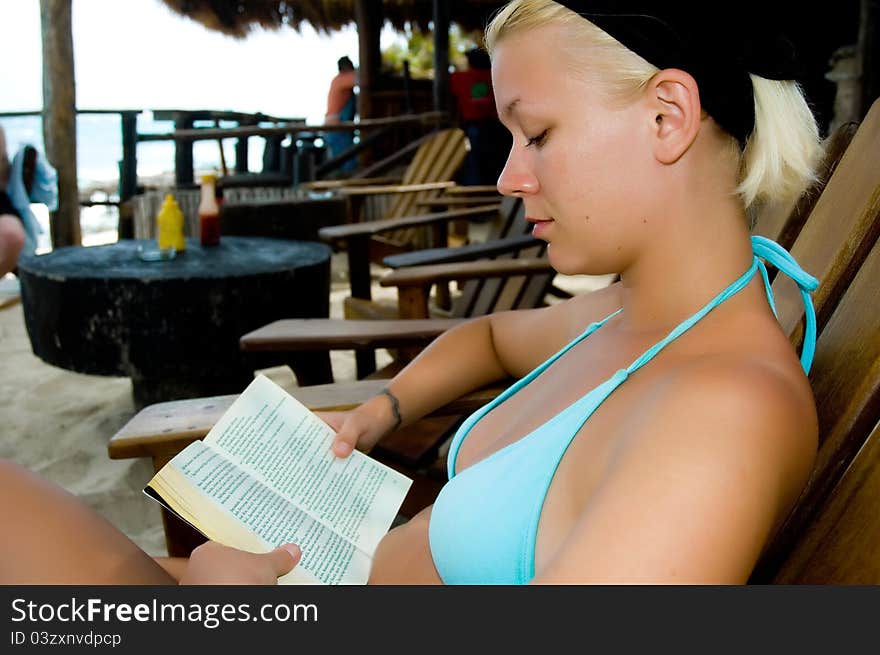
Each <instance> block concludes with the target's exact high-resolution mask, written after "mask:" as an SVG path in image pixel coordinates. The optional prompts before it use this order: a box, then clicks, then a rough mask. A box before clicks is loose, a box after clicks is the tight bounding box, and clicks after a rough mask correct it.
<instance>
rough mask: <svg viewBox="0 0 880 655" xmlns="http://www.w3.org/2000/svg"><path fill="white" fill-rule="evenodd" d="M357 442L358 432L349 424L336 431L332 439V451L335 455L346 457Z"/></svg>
mask: <svg viewBox="0 0 880 655" xmlns="http://www.w3.org/2000/svg"><path fill="white" fill-rule="evenodd" d="M357 442H358V433H357V432H356V431H355V430H353V429H352V428H351V427H350V426H348V427H344V428H343V429H341V430H340V431H339V432H337V433H336V438H335V439H333V453H334V454H335V455H336V456H337V457H348V456H349V455H350V454H351V451H353V450H354V448H355V446H356V445H357Z"/></svg>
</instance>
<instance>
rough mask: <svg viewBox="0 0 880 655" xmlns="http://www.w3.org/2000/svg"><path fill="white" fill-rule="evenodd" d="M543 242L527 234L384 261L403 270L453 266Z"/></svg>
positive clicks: (404, 255)
mask: <svg viewBox="0 0 880 655" xmlns="http://www.w3.org/2000/svg"><path fill="white" fill-rule="evenodd" d="M542 243H543V241H540V240H539V239H535V238H534V237H533V236H531V235H528V234H525V235H522V236H518V237H508V238H506V239H491V240H489V241H484V242H483V243H472V244H468V245H464V246H457V247H455V248H428V249H425V250H414V251H413V252H405V253H401V254H399V255H389V256H388V257H386V258H385V259H383V260H382V263H383V264H384V265H385V266H387V267H388V268H394V269H397V268H402V267H405V266H428V265H431V264H451V263H453V262H464V261H470V260H473V259H485V258H487V257H494V256H496V255H504V254H507V253H511V252H517V251H519V250H523V249H524V248H530V247H532V246H537V245H541V244H542Z"/></svg>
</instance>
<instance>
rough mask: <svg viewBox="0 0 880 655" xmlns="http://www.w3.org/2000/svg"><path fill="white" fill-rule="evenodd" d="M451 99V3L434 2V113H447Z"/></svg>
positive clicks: (441, 0) (442, 0)
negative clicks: (449, 99)
mask: <svg viewBox="0 0 880 655" xmlns="http://www.w3.org/2000/svg"><path fill="white" fill-rule="evenodd" d="M448 98H449V3H448V2H446V0H434V111H445V110H446V109H447V105H448Z"/></svg>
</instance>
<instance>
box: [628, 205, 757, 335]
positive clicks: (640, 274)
mask: <svg viewBox="0 0 880 655" xmlns="http://www.w3.org/2000/svg"><path fill="white" fill-rule="evenodd" d="M752 259H753V254H752V247H751V242H750V240H749V231H748V227H747V223H746V219H745V216H743V214H742V210H741V209H740V208H739V206H738V204H737V203H734V202H731V203H728V204H727V205H725V206H723V207H721V208H720V209H719V206H718V205H717V204H716V205H715V208H714V214H711V215H710V214H703V213H701V212H699V211H694V212H691V215H690V217H687V216H685V217H684V219H683V220H678V219H676V220H670V221H668V222H667V225H666V226H665V227H664V228H663V234H662V235H658V238H657V239H655V240H653V242H652V243H651V245H650V247H649V248H648V249H646V251H645V252H643V253H642V254H641V256H640V257H639V258H638V259H637V260H636V261H634V262H633V264H632V265H631V266H629V267H628V268H627V269H626V270H625V271H623V272H621V275H620V279H621V298H622V303H623V312H622V313H621V322H620V328H621V329H622V330H625V331H627V332H630V333H632V334H643V333H654V332H658V333H666V332H668V331H669V330H671V329H672V328H674V327H675V326H676V325H678V324H679V323H680V322H681V321H683V320H684V319H686V318H687V317H688V316H690V315H692V314H694V313H695V312H697V311H698V310H699V309H700V308H702V307H703V306H704V305H706V304H707V303H708V302H709V301H710V300H712V298H714V297H715V296H716V295H718V294H719V293H720V292H721V291H723V290H724V289H725V288H727V287H728V286H729V285H730V284H732V283H733V282H734V281H735V280H736V279H737V278H739V277H740V276H741V275H743V273H745V272H746V271H747V270H748V269H749V267H750V266H751V264H752ZM750 289H751V292H750V291H749V289H744V290H743V291H742V292H741V293H742V294H746V295H750V294H751V293H754V292H755V289H756V287H755V286H754V285H750ZM738 295H740V294H738Z"/></svg>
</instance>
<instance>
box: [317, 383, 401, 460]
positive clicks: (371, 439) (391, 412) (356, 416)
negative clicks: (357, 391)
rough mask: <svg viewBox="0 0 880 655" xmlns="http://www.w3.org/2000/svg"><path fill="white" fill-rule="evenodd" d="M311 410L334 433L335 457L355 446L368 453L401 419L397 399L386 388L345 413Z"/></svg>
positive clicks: (349, 451)
mask: <svg viewBox="0 0 880 655" xmlns="http://www.w3.org/2000/svg"><path fill="white" fill-rule="evenodd" d="M315 413H316V414H317V415H318V416H319V417H320V418H321V419H322V420H323V421H324V422H325V423H326V424H327V425H329V426H330V427H331V428H333V430H334V431H335V432H336V439H334V440H333V452H334V454H335V455H336V456H337V457H348V456H349V455H350V454H351V451H352V450H354V449H355V448H357V449H358V450H360V451H363V452H365V453H368V452H370V450H372V448H373V446H375V445H376V444H377V443H378V442H379V440H380V439H381V438H382V437H384V436H385V435H386V434H388V433H389V432H391V431H392V430H395V429H396V428H397V427H398V426H399V425H400V422H401V421H400V410H399V407H398V402H397V398H396V397H395V396H393V395H392V394H391V392H390V391H387V390H385V391H383V392H382V393H381V394H380V395H378V396H376V397H374V398H370V400H368V401H367V402H365V403H364V404H363V405H360V406H359V407H356V408H355V409H352V410H349V411H347V412H315Z"/></svg>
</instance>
